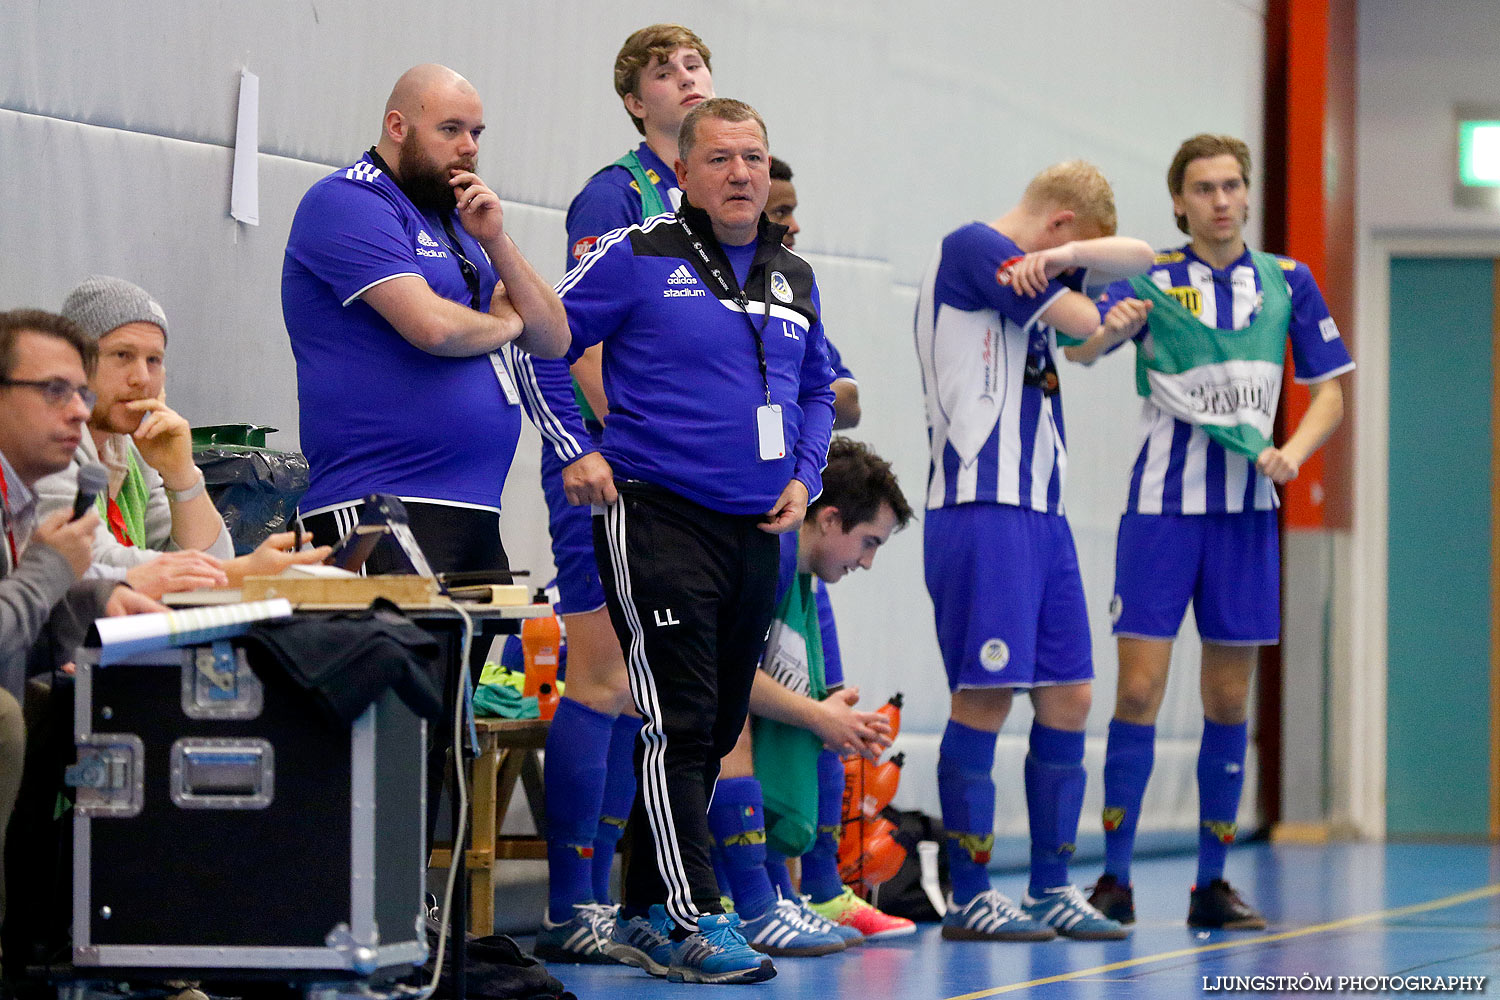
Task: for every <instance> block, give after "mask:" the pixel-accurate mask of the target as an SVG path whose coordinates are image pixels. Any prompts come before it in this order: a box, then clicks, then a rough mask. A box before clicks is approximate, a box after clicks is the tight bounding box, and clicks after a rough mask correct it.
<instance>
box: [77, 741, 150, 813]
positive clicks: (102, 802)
mask: <svg viewBox="0 0 1500 1000" xmlns="http://www.w3.org/2000/svg"><path fill="white" fill-rule="evenodd" d="M77 747H78V763H76V764H73V765H72V766H70V767H68V768H66V769H65V770H64V771H63V783H64V784H66V785H69V786H70V787H73V788H76V789H78V795H77V797H76V799H75V801H74V808H75V809H77V811H78V815H80V816H95V817H101V816H116V817H119V818H121V819H128V818H129V817H131V816H136V815H139V814H140V811H141V806H142V804H143V803H144V801H145V786H146V779H145V774H144V773H143V764H144V761H145V748H144V746H143V745H142V743H141V738H140V737H139V736H135V735H133V734H131V733H95V734H94V735H92V736H85V737H80V738H79V739H78V741H77Z"/></svg>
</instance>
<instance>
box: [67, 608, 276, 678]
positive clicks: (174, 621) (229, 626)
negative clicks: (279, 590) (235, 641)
mask: <svg viewBox="0 0 1500 1000" xmlns="http://www.w3.org/2000/svg"><path fill="white" fill-rule="evenodd" d="M291 616H292V603H291V602H290V601H288V600H286V599H285V598H275V599H273V600H269V601H248V602H245V603H242V604H219V605H215V606H213V607H203V608H179V609H177V610H175V611H165V612H157V613H155V614H147V615H121V616H119V617H117V618H100V619H98V620H97V621H95V622H94V627H93V629H92V631H91V632H90V635H89V638H88V639H87V640H85V643H86V644H87V645H94V643H95V639H96V637H97V642H98V645H99V662H100V663H101V664H103V663H114V662H117V661H119V660H121V659H124V658H125V657H127V656H131V655H134V654H135V653H145V652H150V651H151V650H154V649H166V648H167V647H168V646H190V645H195V644H198V643H204V642H212V641H214V640H215V639H227V638H229V637H231V636H236V635H242V634H244V633H245V632H247V631H249V628H250V626H251V624H253V623H254V622H261V621H270V620H272V619H276V618H290V617H291Z"/></svg>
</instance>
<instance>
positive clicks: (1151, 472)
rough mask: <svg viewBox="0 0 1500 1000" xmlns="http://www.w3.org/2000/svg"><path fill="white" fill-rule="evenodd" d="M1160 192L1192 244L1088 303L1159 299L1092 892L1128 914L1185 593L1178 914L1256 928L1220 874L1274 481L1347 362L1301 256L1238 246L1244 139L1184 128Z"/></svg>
mask: <svg viewBox="0 0 1500 1000" xmlns="http://www.w3.org/2000/svg"><path fill="white" fill-rule="evenodd" d="M1167 188H1168V190H1169V191H1170V192H1171V195H1172V211H1173V214H1174V215H1176V217H1177V228H1179V229H1181V230H1182V231H1183V232H1185V233H1187V234H1188V235H1189V236H1190V237H1191V242H1189V243H1188V244H1187V245H1186V246H1182V247H1178V248H1176V249H1173V250H1169V251H1166V252H1165V253H1161V254H1159V255H1157V257H1156V260H1155V263H1154V265H1153V266H1152V268H1151V270H1150V273H1149V274H1147V275H1146V276H1145V277H1142V278H1136V279H1134V280H1133V281H1131V282H1129V283H1123V282H1122V283H1119V284H1116V285H1113V286H1111V287H1110V289H1109V293H1108V296H1107V297H1106V299H1105V301H1104V303H1103V304H1102V305H1101V308H1108V305H1109V303H1111V302H1114V301H1117V300H1119V299H1122V298H1125V297H1129V296H1135V295H1142V296H1150V297H1151V299H1152V300H1153V301H1155V303H1156V309H1155V311H1154V312H1153V313H1152V315H1151V319H1150V322H1149V324H1148V326H1146V327H1144V328H1143V329H1142V330H1141V331H1140V333H1138V334H1137V335H1136V339H1137V389H1138V390H1139V391H1140V394H1141V395H1142V396H1144V397H1145V399H1144V400H1143V403H1142V412H1141V430H1142V442H1141V449H1140V452H1139V454H1138V455H1137V456H1136V460H1135V465H1134V468H1133V469H1132V470H1131V475H1130V493H1129V498H1128V501H1127V504H1126V508H1125V514H1124V515H1123V516H1122V517H1121V518H1120V535H1119V543H1118V545H1117V547H1116V552H1115V598H1114V601H1113V605H1112V607H1111V613H1112V615H1113V617H1114V633H1115V637H1116V640H1117V643H1118V648H1119V658H1120V682H1119V687H1118V689H1117V695H1116V699H1115V715H1114V719H1113V720H1112V721H1111V722H1110V727H1109V745H1108V749H1107V750H1106V753H1105V763H1104V831H1105V832H1104V840H1105V852H1106V853H1105V863H1104V875H1103V876H1102V877H1101V878H1100V879H1099V881H1098V883H1097V884H1096V885H1095V888H1094V892H1093V895H1092V897H1091V899H1092V901H1093V903H1094V905H1095V906H1097V907H1098V908H1099V909H1101V910H1103V911H1104V912H1105V913H1108V914H1110V915H1111V916H1113V917H1115V918H1116V919H1118V920H1120V921H1122V922H1124V923H1131V922H1133V921H1134V920H1135V904H1134V896H1133V893H1132V887H1131V882H1130V858H1131V853H1132V851H1133V850H1134V847H1135V831H1136V824H1137V823H1138V821H1139V819H1140V811H1141V800H1142V798H1143V797H1144V795H1145V791H1146V782H1147V780H1148V779H1149V778H1150V776H1151V765H1152V761H1153V756H1154V753H1153V751H1154V745H1155V740H1156V715H1157V712H1158V711H1159V710H1160V708H1161V703H1162V698H1163V697H1164V695H1165V693H1166V686H1167V668H1168V665H1169V662H1170V660H1171V656H1172V642H1173V640H1174V639H1175V637H1176V635H1177V630H1178V628H1179V627H1180V626H1181V625H1182V618H1183V615H1184V614H1185V612H1186V611H1187V605H1188V602H1189V601H1190V600H1191V601H1192V604H1193V613H1194V616H1195V617H1196V618H1197V623H1198V634H1199V635H1200V636H1201V637H1202V639H1203V678H1202V683H1201V685H1200V687H1201V691H1202V697H1203V742H1202V747H1201V749H1200V751H1199V755H1198V813H1199V820H1200V824H1199V832H1198V877H1197V884H1196V885H1195V886H1194V888H1193V890H1192V892H1191V893H1190V895H1189V902H1188V923H1189V924H1190V925H1192V926H1194V927H1205V928H1226V929H1239V930H1259V929H1263V928H1264V927H1265V926H1266V921H1265V918H1264V917H1262V916H1261V915H1260V914H1259V913H1257V912H1256V911H1255V909H1254V908H1253V907H1251V906H1250V905H1249V904H1248V903H1246V902H1245V901H1244V900H1243V899H1242V898H1240V896H1239V894H1238V893H1237V892H1235V891H1234V889H1233V888H1232V887H1231V886H1230V885H1229V883H1228V882H1227V881H1225V879H1224V862H1225V858H1226V855H1227V853H1228V849H1229V845H1230V844H1231V843H1233V841H1234V835H1235V829H1236V827H1235V816H1236V814H1237V813H1238V811H1239V803H1240V790H1241V788H1242V787H1243V785H1244V780H1245V773H1244V770H1245V747H1246V740H1247V734H1246V722H1245V719H1246V704H1247V702H1248V701H1249V697H1250V678H1251V675H1252V674H1253V672H1254V669H1255V660H1256V656H1257V654H1258V653H1259V648H1260V647H1261V646H1262V645H1271V644H1274V643H1276V642H1277V641H1278V638H1279V636H1280V634H1281V620H1280V619H1281V604H1280V600H1281V567H1280V551H1279V541H1278V534H1277V530H1276V507H1277V503H1278V501H1277V498H1276V486H1278V485H1280V484H1282V483H1286V482H1289V481H1290V480H1292V479H1294V478H1296V476H1297V470H1298V468H1299V467H1300V466H1301V465H1302V463H1303V462H1304V461H1306V460H1307V457H1308V456H1309V455H1311V454H1312V453H1313V452H1314V451H1316V450H1317V449H1318V448H1319V447H1320V446H1321V445H1322V444H1323V442H1324V441H1326V440H1327V439H1328V436H1329V435H1330V434H1332V433H1333V430H1334V428H1335V427H1337V426H1338V424H1339V421H1340V420H1341V419H1342V417H1343V412H1344V406H1343V390H1342V389H1341V388H1340V386H1339V379H1338V376H1340V375H1342V374H1343V373H1344V372H1347V371H1349V370H1350V369H1352V368H1353V367H1354V362H1353V361H1352V360H1351V359H1350V357H1349V352H1348V351H1347V350H1346V349H1345V347H1344V343H1343V341H1342V340H1341V339H1340V338H1339V331H1338V327H1337V326H1336V325H1335V324H1334V321H1333V318H1332V317H1331V316H1329V314H1328V306H1327V305H1325V304H1324V302H1323V296H1322V294H1321V293H1320V292H1319V291H1318V285H1317V282H1315V281H1314V280H1313V276H1312V274H1311V273H1310V272H1309V271H1308V269H1307V266H1306V265H1304V264H1300V263H1298V262H1297V261H1294V260H1292V259H1291V258H1289V257H1273V256H1271V255H1269V254H1262V253H1257V252H1256V251H1253V250H1250V249H1249V248H1247V247H1246V246H1245V238H1244V226H1245V219H1246V217H1247V216H1248V214H1249V205H1250V151H1249V148H1248V147H1247V146H1246V145H1245V144H1244V143H1243V142H1241V141H1240V140H1239V139H1235V138H1233V137H1230V136H1218V135H1197V136H1194V137H1193V138H1191V139H1188V140H1187V141H1186V142H1184V143H1183V144H1182V146H1181V147H1180V148H1179V149H1178V150H1177V155H1176V156H1174V157H1173V158H1172V164H1171V166H1170V167H1169V168H1168V170H1167ZM1205 329H1206V330H1207V331H1210V332H1211V333H1212V336H1209V337H1205V334H1204V332H1205ZM1148 338H1149V339H1148ZM1288 338H1290V340H1291V344H1292V360H1293V362H1294V363H1295V366H1296V372H1295V374H1296V378H1297V381H1299V382H1303V383H1307V384H1309V385H1310V386H1311V389H1312V404H1311V406H1309V407H1308V410H1307V413H1306V414H1305V415H1304V416H1303V418H1302V420H1301V422H1300V423H1299V424H1298V426H1297V428H1296V429H1295V430H1294V431H1293V432H1292V434H1291V436H1290V437H1288V438H1287V439H1286V441H1285V442H1283V443H1282V444H1281V445H1280V446H1279V447H1277V446H1275V445H1274V444H1273V443H1272V442H1271V440H1270V435H1271V432H1272V425H1273V422H1274V420H1275V416H1276V403H1277V400H1278V398H1279V397H1280V395H1281V381H1282V370H1283V364H1284V358H1285V356H1286V344H1287V340H1288ZM1246 386H1249V387H1252V389H1253V391H1249V392H1246V391H1244V390H1245V387H1246ZM1194 399H1196V400H1197V401H1198V404H1199V405H1192V401H1193V400H1194ZM1203 400H1211V401H1213V402H1214V403H1215V405H1213V406H1210V407H1207V408H1205V407H1204V406H1202V405H1201V403H1202V401H1203ZM1207 414H1211V416H1209V415H1207Z"/></svg>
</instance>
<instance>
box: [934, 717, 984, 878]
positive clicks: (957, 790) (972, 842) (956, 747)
mask: <svg viewBox="0 0 1500 1000" xmlns="http://www.w3.org/2000/svg"><path fill="white" fill-rule="evenodd" d="M997 735H998V734H996V733H987V732H985V731H984V730H982V729H970V728H969V727H968V726H966V725H964V724H963V723H961V722H955V721H953V720H952V719H949V720H948V728H946V729H944V730H943V742H942V743H941V744H940V745H939V747H938V766H937V772H938V801H939V802H941V803H942V807H943V829H944V830H945V831H947V835H948V870H949V873H950V874H951V875H952V876H953V902H954V903H955V904H957V905H958V906H963V905H965V904H966V903H968V902H969V900H971V899H973V898H974V897H975V896H977V895H979V894H980V893H981V892H986V891H988V889H989V888H990V873H989V863H990V851H991V850H992V849H994V846H995V780H994V778H993V777H991V775H990V771H991V770H992V769H993V768H994V766H995V737H996V736H997Z"/></svg>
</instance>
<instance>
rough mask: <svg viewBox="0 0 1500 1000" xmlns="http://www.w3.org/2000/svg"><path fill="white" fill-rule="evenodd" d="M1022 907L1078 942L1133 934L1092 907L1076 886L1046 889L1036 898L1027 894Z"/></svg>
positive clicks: (1033, 917) (1124, 936)
mask: <svg viewBox="0 0 1500 1000" xmlns="http://www.w3.org/2000/svg"><path fill="white" fill-rule="evenodd" d="M1021 909H1022V910H1024V911H1025V912H1026V914H1027V915H1028V916H1030V917H1031V918H1032V919H1033V920H1035V921H1037V922H1038V923H1042V924H1046V925H1047V926H1048V927H1051V928H1052V929H1053V930H1055V931H1057V933H1059V934H1061V935H1062V936H1063V937H1070V938H1074V939H1076V940H1079V941H1120V940H1123V939H1124V938H1127V937H1129V936H1130V931H1128V930H1126V929H1125V925H1124V924H1122V923H1120V922H1119V921H1118V920H1111V919H1109V918H1108V917H1106V916H1105V915H1104V914H1102V913H1100V912H1099V911H1098V910H1096V909H1094V908H1093V907H1092V906H1090V905H1089V901H1088V900H1087V899H1085V898H1084V897H1083V892H1082V891H1080V890H1079V888H1078V886H1076V885H1064V886H1060V887H1058V888H1056V889H1047V890H1046V891H1044V892H1043V893H1042V894H1041V895H1040V896H1038V897H1036V898H1035V899H1033V898H1032V896H1031V893H1027V894H1026V895H1024V896H1022V897H1021Z"/></svg>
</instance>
